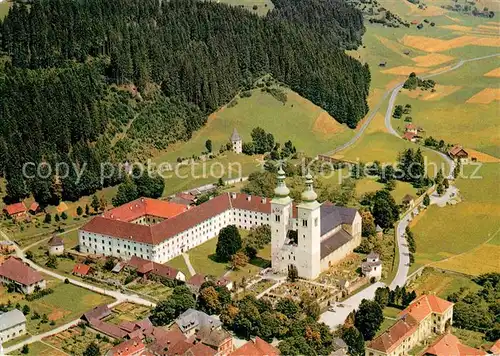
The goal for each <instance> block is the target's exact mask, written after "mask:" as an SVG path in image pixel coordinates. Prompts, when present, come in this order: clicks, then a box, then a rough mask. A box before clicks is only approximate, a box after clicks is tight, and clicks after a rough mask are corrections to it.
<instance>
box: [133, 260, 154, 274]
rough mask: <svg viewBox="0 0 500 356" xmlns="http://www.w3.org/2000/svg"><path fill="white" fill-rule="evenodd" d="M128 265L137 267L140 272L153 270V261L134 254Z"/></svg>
mask: <svg viewBox="0 0 500 356" xmlns="http://www.w3.org/2000/svg"><path fill="white" fill-rule="evenodd" d="M127 265H128V266H130V267H133V268H135V269H137V272H138V273H143V274H144V273H148V272H150V271H152V270H153V262H151V261H149V260H145V259H143V258H140V257H137V256H132V258H130V260H129V261H128V262H127Z"/></svg>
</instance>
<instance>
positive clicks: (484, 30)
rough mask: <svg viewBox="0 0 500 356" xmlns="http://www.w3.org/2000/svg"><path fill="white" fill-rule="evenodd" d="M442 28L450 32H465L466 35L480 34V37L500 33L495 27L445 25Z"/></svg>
mask: <svg viewBox="0 0 500 356" xmlns="http://www.w3.org/2000/svg"><path fill="white" fill-rule="evenodd" d="M440 27H442V28H446V29H448V30H452V31H459V32H465V33H469V34H470V33H472V34H479V35H482V34H483V35H495V32H498V29H497V28H495V27H493V26H484V25H480V26H477V27H470V26H462V25H445V26H440Z"/></svg>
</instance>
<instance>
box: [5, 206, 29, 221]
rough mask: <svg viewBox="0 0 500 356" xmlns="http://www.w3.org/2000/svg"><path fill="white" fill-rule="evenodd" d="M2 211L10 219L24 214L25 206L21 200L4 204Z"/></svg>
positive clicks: (21, 216)
mask: <svg viewBox="0 0 500 356" xmlns="http://www.w3.org/2000/svg"><path fill="white" fill-rule="evenodd" d="M3 211H4V213H5V214H6V215H7V216H8V217H9V218H11V219H19V218H23V217H24V216H26V206H25V205H24V203H23V202H19V203H15V204H10V205H6V206H5V207H4V208H3Z"/></svg>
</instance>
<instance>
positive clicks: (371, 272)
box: [361, 251, 382, 281]
mask: <svg viewBox="0 0 500 356" xmlns="http://www.w3.org/2000/svg"><path fill="white" fill-rule="evenodd" d="M361 272H362V273H363V274H364V275H365V276H366V277H368V278H369V279H370V280H371V279H372V278H374V279H375V280H376V281H378V280H380V278H382V261H381V260H380V255H379V254H378V253H375V252H373V251H372V252H370V253H369V254H368V256H366V261H365V262H362V263H361Z"/></svg>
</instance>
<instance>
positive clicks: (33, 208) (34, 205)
mask: <svg viewBox="0 0 500 356" xmlns="http://www.w3.org/2000/svg"><path fill="white" fill-rule="evenodd" d="M28 211H29V213H30V214H32V215H36V214H38V213H41V212H42V209H41V208H40V204H38V203H37V202H36V201H34V202H33V203H31V205H30V207H29V209H28Z"/></svg>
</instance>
